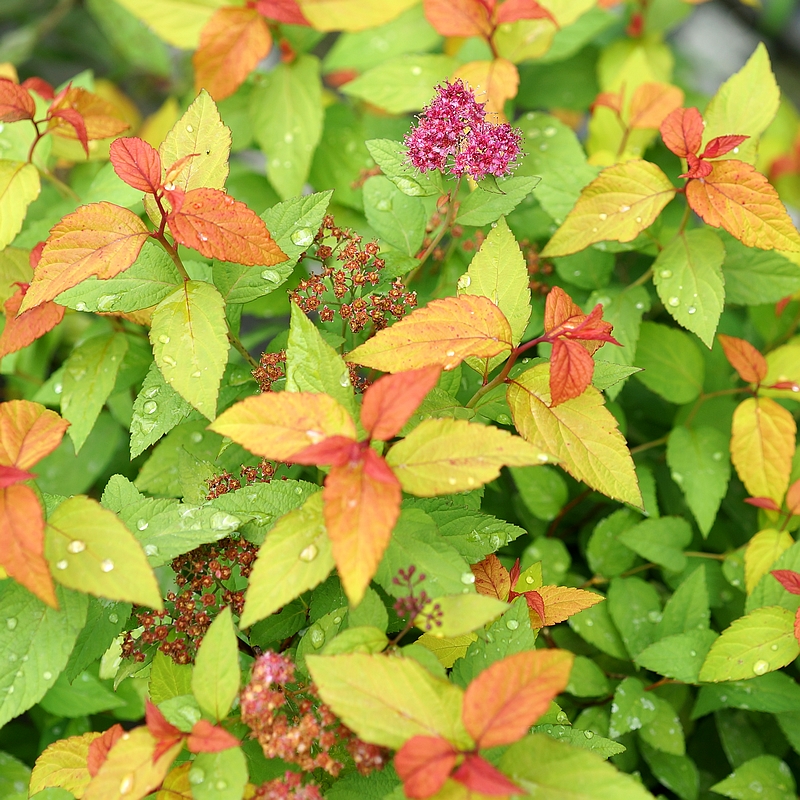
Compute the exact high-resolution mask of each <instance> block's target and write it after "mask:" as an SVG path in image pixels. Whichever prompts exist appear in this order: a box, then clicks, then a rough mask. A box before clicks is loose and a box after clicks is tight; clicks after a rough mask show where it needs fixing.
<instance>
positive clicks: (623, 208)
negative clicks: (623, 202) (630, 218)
mask: <svg viewBox="0 0 800 800" xmlns="http://www.w3.org/2000/svg"><path fill="white" fill-rule="evenodd" d="M630 210H631V207H630V206H620V207H619V213H620V214H626V213H627V212H628V211H630Z"/></svg>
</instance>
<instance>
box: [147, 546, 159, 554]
mask: <svg viewBox="0 0 800 800" xmlns="http://www.w3.org/2000/svg"><path fill="white" fill-rule="evenodd" d="M144 554H145V555H146V556H157V555H158V547H157V546H156V545H154V544H146V545H145V546H144Z"/></svg>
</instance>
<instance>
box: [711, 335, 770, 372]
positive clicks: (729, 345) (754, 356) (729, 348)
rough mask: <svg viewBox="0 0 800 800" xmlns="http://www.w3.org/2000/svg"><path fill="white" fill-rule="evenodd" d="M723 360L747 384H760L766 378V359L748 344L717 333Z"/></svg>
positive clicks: (733, 337) (742, 340)
mask: <svg viewBox="0 0 800 800" xmlns="http://www.w3.org/2000/svg"><path fill="white" fill-rule="evenodd" d="M717 339H718V340H719V343H720V344H721V345H722V350H723V352H724V353H725V358H727V359H728V361H729V363H730V365H731V366H732V367H733V368H734V369H735V370H736V371H737V372H738V373H739V377H740V378H741V379H742V380H743V381H746V382H747V383H761V381H763V380H764V378H766V377H767V359H766V358H764V356H763V355H761V353H760V352H759V351H758V350H756V348H755V347H753V345H751V344H750V342H747V341H745V340H744V339H737V338H736V337H735V336H726V335H725V334H724V333H718V334H717Z"/></svg>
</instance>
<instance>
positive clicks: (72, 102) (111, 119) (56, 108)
mask: <svg viewBox="0 0 800 800" xmlns="http://www.w3.org/2000/svg"><path fill="white" fill-rule="evenodd" d="M63 109H73V110H75V111H77V112H78V113H79V114H80V115H81V118H82V119H83V123H84V125H85V126H86V136H87V137H88V139H89V140H90V141H91V140H92V139H106V138H108V137H109V136H117V135H118V134H120V133H122V132H123V131H124V130H127V129H128V128H129V127H130V125H129V124H128V123H127V122H126V121H125V120H123V119H120V116H119V114H120V112H119V110H118V109H117V107H116V106H114V105H112V104H111V103H109V102H108V100H104V99H103V98H102V97H100V96H99V95H96V94H92V92H87V91H86V89H81V88H79V87H76V86H68V87H67V88H66V89H63V90H62V91H60V92H59V93H58V95H56V97H55V98H54V99H53V103H52V105H51V106H50V111H49V112H48V119H50V123H49V124H48V128H50V129H52V130H54V132H55V133H57V134H58V135H60V136H65V137H67V138H71V139H77V138H78V136H77V135H76V134H75V133H74V132H73V131H72V126H71V125H65V124H64V123H60V122H59V117H60V115H59V114H58V113H57V112H60V111H62V110H63ZM65 122H66V119H65Z"/></svg>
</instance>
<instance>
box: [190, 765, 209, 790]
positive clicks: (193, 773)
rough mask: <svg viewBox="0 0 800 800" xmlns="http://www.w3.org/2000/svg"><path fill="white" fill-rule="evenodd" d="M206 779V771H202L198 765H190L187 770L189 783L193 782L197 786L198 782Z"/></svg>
mask: <svg viewBox="0 0 800 800" xmlns="http://www.w3.org/2000/svg"><path fill="white" fill-rule="evenodd" d="M205 779H206V773H205V772H203V770H202V769H200V768H199V767H192V769H191V770H189V783H192V784H194V785H195V786H197V785H198V784H200V783H202V782H203V781H204V780H205Z"/></svg>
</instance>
